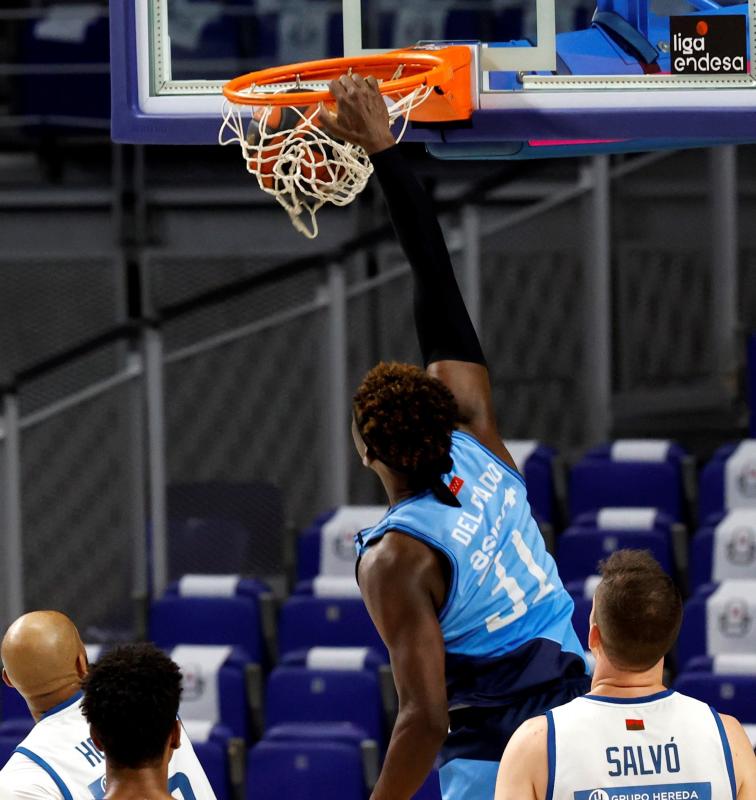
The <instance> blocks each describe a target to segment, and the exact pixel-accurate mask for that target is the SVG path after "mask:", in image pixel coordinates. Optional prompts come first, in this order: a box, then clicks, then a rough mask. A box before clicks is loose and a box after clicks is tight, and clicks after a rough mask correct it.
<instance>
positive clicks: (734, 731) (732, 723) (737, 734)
mask: <svg viewBox="0 0 756 800" xmlns="http://www.w3.org/2000/svg"><path fill="white" fill-rule="evenodd" d="M719 718H720V719H721V720H722V727H723V728H724V729H725V735H726V736H727V741H728V742H729V743H730V747H731V748H732V749H733V750H735V749H736V748H738V749H743V750H746V751H748V753H749V754H753V748H752V747H751V740H750V739H749V738H748V734H747V733H746V732H745V728H744V727H743V726H742V724H741V723H740V720H738V719H736V718H735V717H733V716H730V715H729V714H719Z"/></svg>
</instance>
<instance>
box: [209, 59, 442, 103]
mask: <svg viewBox="0 0 756 800" xmlns="http://www.w3.org/2000/svg"><path fill="white" fill-rule="evenodd" d="M400 65H404V67H405V69H408V70H412V71H413V74H412V75H407V76H406V77H400V78H391V79H389V80H383V81H382V82H381V83H380V86H379V88H380V92H381V94H399V93H401V92H404V93H407V92H410V91H412V90H413V89H416V88H418V87H419V86H430V87H434V86H440V85H441V84H443V83H447V82H448V81H450V80H451V79H452V77H453V68H452V66H451V64H449V63H448V62H447V61H446V59H444V58H443V56H441V55H438V54H437V53H436V52H433V51H431V50H395V51H394V52H391V53H381V54H379V55H374V56H353V57H351V58H327V59H322V60H320V61H303V62H302V63H300V64H288V65H286V66H283V67H271V68H270V69H262V70H258V71H257V72H249V73H247V74H246V75H241V76H239V77H238V78H234V79H233V80H231V81H229V82H228V83H227V84H226V85H225V86H224V87H223V94H224V95H225V97H226V99H228V100H229V101H231V102H232V103H237V104H238V105H245V106H261V105H268V106H301V105H310V104H311V103H324V102H328V101H329V100H333V95H332V94H331V92H330V91H328V90H325V91H314V92H312V91H299V92H277V93H275V94H273V93H269V92H250V91H247V90H248V89H249V87H250V86H269V85H271V84H275V83H293V84H296V83H297V82H298V81H306V80H309V81H324V80H334V79H335V78H338V77H339V76H340V75H343V74H344V73H345V72H350V71H352V72H359V73H364V74H365V76H368V75H372V74H374V73H375V72H378V71H380V70H381V68H384V69H385V70H389V69H391V70H393V71H396V69H397V68H398V67H399V66H400ZM418 70H419V71H418ZM392 74H393V73H392ZM376 77H378V76H376Z"/></svg>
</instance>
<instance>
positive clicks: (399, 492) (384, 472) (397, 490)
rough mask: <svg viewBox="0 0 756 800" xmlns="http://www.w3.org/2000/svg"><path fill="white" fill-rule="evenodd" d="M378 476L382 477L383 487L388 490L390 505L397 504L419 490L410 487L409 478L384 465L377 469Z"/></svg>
mask: <svg viewBox="0 0 756 800" xmlns="http://www.w3.org/2000/svg"><path fill="white" fill-rule="evenodd" d="M376 472H377V473H378V477H379V478H380V479H381V483H382V484H383V488H384V489H385V490H386V495H387V496H388V501H389V505H390V506H392V507H393V506H396V505H398V504H399V503H401V502H402V501H404V500H408V499H409V498H410V497H414V495H416V494H417V490H415V489H410V487H409V486H408V485H407V479H406V478H405V477H404V476H400V475H399V474H398V473H397V472H394V470H391V469H388V468H386V467H384V468H383V469H380V470H376Z"/></svg>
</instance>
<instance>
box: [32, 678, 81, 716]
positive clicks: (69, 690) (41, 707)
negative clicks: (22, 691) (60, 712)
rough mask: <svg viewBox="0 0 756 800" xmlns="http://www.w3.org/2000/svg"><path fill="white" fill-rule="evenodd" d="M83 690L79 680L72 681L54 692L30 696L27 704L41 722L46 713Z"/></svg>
mask: <svg viewBox="0 0 756 800" xmlns="http://www.w3.org/2000/svg"><path fill="white" fill-rule="evenodd" d="M80 691H81V684H80V683H79V682H78V681H77V682H75V683H70V684H68V685H67V686H64V687H62V688H60V689H56V690H55V691H54V692H48V693H47V694H42V695H38V696H36V697H30V698H28V699H27V701H26V704H27V705H28V706H29V711H30V712H31V715H32V717H34V721H35V722H39V721H40V720H41V719H42V717H44V715H45V714H47V713H48V712H49V711H51V710H52V709H53V708H55V707H56V706H59V705H61V704H62V703H65V702H67V701H68V700H70V699H71V698H72V697H75V696H76V694H77V693H78V692H80Z"/></svg>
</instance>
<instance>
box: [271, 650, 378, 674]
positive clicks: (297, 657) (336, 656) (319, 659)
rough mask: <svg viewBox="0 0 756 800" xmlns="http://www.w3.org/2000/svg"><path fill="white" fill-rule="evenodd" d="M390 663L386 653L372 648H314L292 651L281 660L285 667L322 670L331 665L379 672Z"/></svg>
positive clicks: (334, 667) (332, 666)
mask: <svg viewBox="0 0 756 800" xmlns="http://www.w3.org/2000/svg"><path fill="white" fill-rule="evenodd" d="M387 663H388V661H387V660H386V654H385V652H383V653H381V652H378V651H377V650H373V649H372V648H370V647H312V648H310V649H309V650H292V651H291V652H289V653H286V654H285V655H284V656H283V657H282V658H281V665H282V666H284V667H307V668H308V669H320V668H321V667H322V666H323V665H324V664H330V665H331V666H330V668H331V669H336V667H337V666H340V668H342V669H367V670H371V671H372V672H378V670H380V668H381V667H383V666H385V665H386V664H387Z"/></svg>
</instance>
